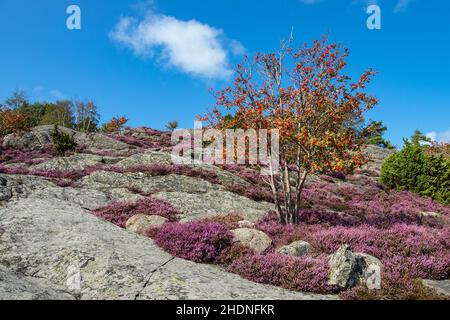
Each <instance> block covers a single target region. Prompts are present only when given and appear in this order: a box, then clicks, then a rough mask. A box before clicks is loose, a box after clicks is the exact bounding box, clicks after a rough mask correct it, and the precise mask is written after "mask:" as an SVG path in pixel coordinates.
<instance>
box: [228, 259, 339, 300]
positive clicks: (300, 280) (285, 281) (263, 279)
mask: <svg viewBox="0 0 450 320" xmlns="http://www.w3.org/2000/svg"><path fill="white" fill-rule="evenodd" d="M228 271H230V272H233V273H237V274H239V275H240V276H242V277H243V278H246V279H248V280H251V281H254V282H258V283H264V284H271V285H275V286H279V287H283V288H286V289H290V290H296V291H302V292H314V293H335V292H336V288H334V287H333V286H330V285H328V284H327V282H328V274H329V268H328V259H327V258H326V257H324V256H321V257H318V258H311V257H300V258H294V257H288V256H283V255H279V254H268V255H254V256H251V257H249V256H244V257H241V258H239V259H237V260H235V261H234V262H233V263H232V264H231V265H230V266H229V267H228Z"/></svg>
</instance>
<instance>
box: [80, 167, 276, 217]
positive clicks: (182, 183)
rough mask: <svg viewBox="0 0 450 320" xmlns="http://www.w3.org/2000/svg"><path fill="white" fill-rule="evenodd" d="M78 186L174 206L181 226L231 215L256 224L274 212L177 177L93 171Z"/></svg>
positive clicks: (263, 204)
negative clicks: (130, 192) (134, 193)
mask: <svg viewBox="0 0 450 320" xmlns="http://www.w3.org/2000/svg"><path fill="white" fill-rule="evenodd" d="M80 184H81V187H82V188H83V189H95V190H109V191H111V190H114V189H116V188H121V189H126V188H133V189H138V190H140V191H142V192H144V193H149V194H152V195H153V196H154V197H157V198H160V199H162V200H166V201H168V202H169V203H171V204H172V205H174V206H175V207H176V208H177V209H178V210H179V211H180V212H181V213H182V216H181V217H180V218H181V220H182V221H184V222H187V221H194V220H198V219H202V218H207V217H210V216H214V215H223V214H230V213H239V214H241V215H242V217H243V218H244V219H246V220H250V221H252V222H256V221H258V220H259V219H261V218H262V217H263V216H264V215H265V214H266V213H267V212H269V211H270V210H273V208H274V207H273V205H272V204H270V203H267V202H256V201H253V200H251V199H248V198H246V197H243V196H240V195H238V194H235V193H232V192H229V191H227V190H225V188H224V187H223V186H220V185H216V184H212V183H210V182H208V181H205V180H202V179H199V178H193V177H187V176H181V175H176V174H171V175H167V176H150V175H146V174H144V173H139V172H135V173H116V172H107V171H96V172H94V173H92V174H91V175H89V176H87V177H85V178H83V179H82V180H81V181H80ZM244 208H245V210H243V209H244Z"/></svg>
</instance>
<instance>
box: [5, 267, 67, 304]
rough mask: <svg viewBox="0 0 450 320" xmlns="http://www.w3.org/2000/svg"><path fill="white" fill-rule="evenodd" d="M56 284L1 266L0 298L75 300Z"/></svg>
mask: <svg viewBox="0 0 450 320" xmlns="http://www.w3.org/2000/svg"><path fill="white" fill-rule="evenodd" d="M74 299H75V298H74V297H73V296H72V295H70V294H69V293H67V292H65V291H64V288H58V287H57V286H56V285H54V284H52V283H50V282H48V281H46V280H44V279H39V278H33V277H26V276H23V275H19V274H15V273H13V272H11V271H9V270H8V269H7V268H5V267H3V266H0V300H74Z"/></svg>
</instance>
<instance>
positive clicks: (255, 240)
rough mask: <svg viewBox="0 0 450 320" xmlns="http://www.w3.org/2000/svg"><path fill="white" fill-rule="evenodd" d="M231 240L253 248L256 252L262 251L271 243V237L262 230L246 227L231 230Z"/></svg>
mask: <svg viewBox="0 0 450 320" xmlns="http://www.w3.org/2000/svg"><path fill="white" fill-rule="evenodd" d="M231 233H232V234H233V241H235V242H240V243H241V244H242V245H244V246H246V247H249V248H250V249H253V250H254V251H255V252H257V253H262V252H264V251H265V250H266V249H267V248H269V247H270V246H271V245H272V239H270V237H269V236H268V235H267V234H265V233H264V232H262V231H259V230H255V229H248V228H241V229H235V230H232V231H231Z"/></svg>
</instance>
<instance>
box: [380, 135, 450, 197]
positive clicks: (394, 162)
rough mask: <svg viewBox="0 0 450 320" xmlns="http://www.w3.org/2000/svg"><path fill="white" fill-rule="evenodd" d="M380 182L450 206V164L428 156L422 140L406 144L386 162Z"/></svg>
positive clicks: (442, 158)
mask: <svg viewBox="0 0 450 320" xmlns="http://www.w3.org/2000/svg"><path fill="white" fill-rule="evenodd" d="M381 182H382V183H383V184H385V185H386V186H388V187H389V188H391V189H396V190H400V191H404V190H409V191H413V192H415V193H417V194H419V195H421V196H427V197H431V198H433V199H435V200H437V201H439V202H441V203H443V204H450V161H449V160H447V159H445V158H444V157H443V156H436V155H427V154H426V153H425V150H424V147H423V146H422V145H421V144H420V141H418V140H417V139H413V140H412V142H409V141H405V147H404V148H403V149H402V150H401V151H399V152H396V153H394V154H392V155H391V156H390V157H389V158H388V159H386V161H385V163H384V164H383V167H382V169H381Z"/></svg>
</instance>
